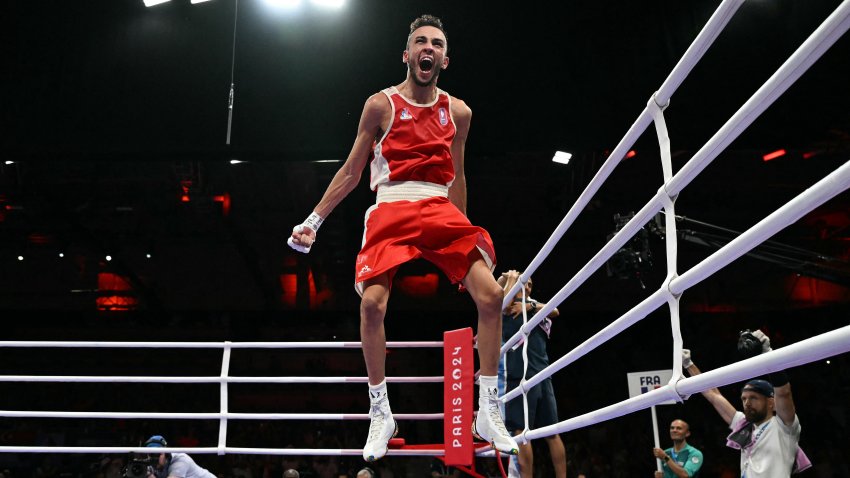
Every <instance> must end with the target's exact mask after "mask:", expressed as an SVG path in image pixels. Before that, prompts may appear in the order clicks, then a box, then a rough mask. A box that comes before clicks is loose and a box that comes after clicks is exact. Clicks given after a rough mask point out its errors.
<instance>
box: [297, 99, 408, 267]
mask: <svg viewBox="0 0 850 478" xmlns="http://www.w3.org/2000/svg"><path fill="white" fill-rule="evenodd" d="M390 115H392V108H391V106H390V103H389V99H388V98H387V97H386V96H385V95H384V94H382V93H376V94H374V95H372V96H370V97H369V99H368V100H366V104H365V105H364V106H363V113H362V114H361V115H360V124H359V125H358V126H357V136H356V137H355V139H354V146H352V147H351V152H350V153H349V154H348V158H347V159H346V160H345V163H343V165H342V166H341V167H340V168H339V171H337V172H336V174H335V175H334V177H333V179H331V183H330V184H329V185H328V188H327V189H326V190H325V194H324V195H323V196H322V199H321V200H320V201H319V204H317V205H316V207H315V208H314V209H313V212H314V213H315V214H318V215H319V216H321V218H322V219H326V218H327V217H328V216H329V215H330V213H331V212H333V210H334V208H336V206H337V205H339V203H340V202H341V201H342V200H343V199H345V197H346V196H348V194H349V193H350V192H351V191H353V190H354V188H355V187H357V184H359V183H360V175H361V174H362V173H363V169H364V168H365V167H366V163H367V161H369V150H370V149H371V147H372V142H373V141H374V140H375V138H376V137H377V136H378V133H379V132H381V131H382V129H383V127H384V125H386V124H388V123H389V117H390ZM311 217H312V215H311ZM315 240H316V231H315V230H313V229H311V228H310V227H307V228H304V229H303V230H302V229H300V228H296V229H295V230H293V232H292V241H293V242H294V243H295V244H296V245H298V246H305V247H307V248H308V249H307V251H302V252H309V247H310V246H311V245H312V244H313V242H314V241H315Z"/></svg>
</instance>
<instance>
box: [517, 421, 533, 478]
mask: <svg viewBox="0 0 850 478" xmlns="http://www.w3.org/2000/svg"><path fill="white" fill-rule="evenodd" d="M520 433H522V430H517V431H516V432H514V434H515V435H519V434H520ZM517 459H518V460H519V474H520V476H522V478H534V451H533V450H532V449H531V442H528V443H526V444H522V443H520V444H519V456H518V457H517Z"/></svg>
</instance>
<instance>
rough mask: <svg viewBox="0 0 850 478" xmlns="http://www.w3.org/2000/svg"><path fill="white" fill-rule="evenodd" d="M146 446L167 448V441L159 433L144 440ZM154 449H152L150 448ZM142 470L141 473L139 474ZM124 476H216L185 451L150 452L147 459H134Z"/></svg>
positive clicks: (212, 477)
mask: <svg viewBox="0 0 850 478" xmlns="http://www.w3.org/2000/svg"><path fill="white" fill-rule="evenodd" d="M145 447H147V448H167V447H168V443H167V442H166V441H165V438H163V437H162V436H161V435H154V436H152V437H150V438H148V440H147V441H146V442H145ZM151 451H154V450H151ZM140 465H146V466H140ZM142 470H143V473H141V474H139V472H140V471H142ZM124 477H125V478H141V477H144V478H216V477H215V475H214V474H212V473H210V472H209V471H207V470H205V469H204V468H201V467H200V466H198V464H197V463H195V460H193V459H192V457H190V456H189V455H187V454H185V453H155V452H154V453H150V454H148V459H147V460H135V461H132V462H130V464H129V465H127V468H126V469H125V470H124Z"/></svg>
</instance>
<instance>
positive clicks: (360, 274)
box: [357, 266, 372, 277]
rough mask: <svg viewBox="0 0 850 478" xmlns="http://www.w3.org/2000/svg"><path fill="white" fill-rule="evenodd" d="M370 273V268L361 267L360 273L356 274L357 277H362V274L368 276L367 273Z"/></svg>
mask: <svg viewBox="0 0 850 478" xmlns="http://www.w3.org/2000/svg"><path fill="white" fill-rule="evenodd" d="M370 272H372V268H371V267H369V266H363V268H362V269H360V272H358V273H357V277H360V276H362V275H364V274H368V273H370Z"/></svg>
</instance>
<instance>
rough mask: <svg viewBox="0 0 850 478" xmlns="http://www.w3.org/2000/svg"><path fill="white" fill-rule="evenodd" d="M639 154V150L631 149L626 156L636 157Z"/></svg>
mask: <svg viewBox="0 0 850 478" xmlns="http://www.w3.org/2000/svg"><path fill="white" fill-rule="evenodd" d="M636 155H637V151H635V150H633V149H631V150H629V152H628V153H626V158H634V157H635V156H636Z"/></svg>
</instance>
